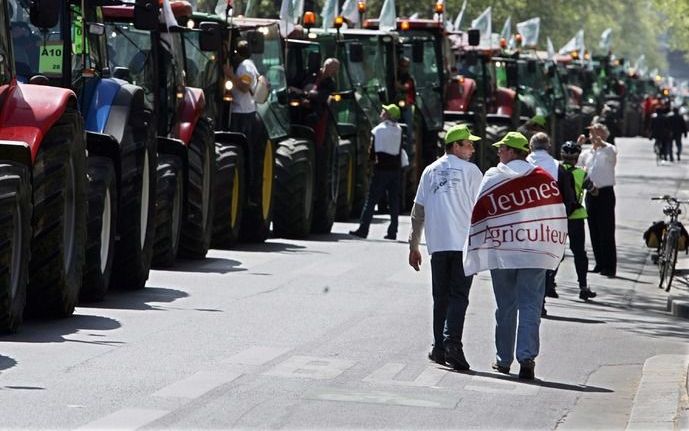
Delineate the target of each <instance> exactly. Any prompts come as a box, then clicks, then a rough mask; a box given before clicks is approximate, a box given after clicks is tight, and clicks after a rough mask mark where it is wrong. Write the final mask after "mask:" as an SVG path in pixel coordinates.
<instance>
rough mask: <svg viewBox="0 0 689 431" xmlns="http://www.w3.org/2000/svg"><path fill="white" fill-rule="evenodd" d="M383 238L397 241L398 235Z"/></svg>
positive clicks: (388, 235)
mask: <svg viewBox="0 0 689 431" xmlns="http://www.w3.org/2000/svg"><path fill="white" fill-rule="evenodd" d="M383 238H385V239H391V240H393V241H395V240H396V239H397V235H390V234H387V235H385V236H384V237H383Z"/></svg>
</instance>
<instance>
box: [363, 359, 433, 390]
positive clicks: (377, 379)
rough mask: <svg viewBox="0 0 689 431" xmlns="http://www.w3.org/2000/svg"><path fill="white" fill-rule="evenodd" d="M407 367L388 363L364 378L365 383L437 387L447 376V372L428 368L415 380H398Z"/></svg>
mask: <svg viewBox="0 0 689 431" xmlns="http://www.w3.org/2000/svg"><path fill="white" fill-rule="evenodd" d="M406 367H407V366H406V365H405V364H398V363H392V362H391V363H388V364H385V365H383V366H382V367H381V368H379V369H377V370H376V371H374V372H373V373H371V375H369V376H368V377H365V378H364V380H363V381H364V382H370V383H377V384H384V385H385V384H387V385H390V384H392V385H400V386H414V387H437V385H438V383H440V381H441V380H442V379H443V378H444V377H445V376H446V375H447V371H446V370H442V369H439V368H437V367H426V369H424V370H423V371H422V372H421V374H419V375H418V376H417V377H416V379H414V380H398V379H395V377H396V376H397V375H398V374H399V373H400V372H402V370H404V369H405V368H406Z"/></svg>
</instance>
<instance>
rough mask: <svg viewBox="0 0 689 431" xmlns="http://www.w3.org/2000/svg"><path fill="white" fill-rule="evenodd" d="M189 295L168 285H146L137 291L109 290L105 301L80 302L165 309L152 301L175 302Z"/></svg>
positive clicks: (92, 306) (105, 307)
mask: <svg viewBox="0 0 689 431" xmlns="http://www.w3.org/2000/svg"><path fill="white" fill-rule="evenodd" d="M188 296H189V294H188V293H187V292H183V291H181V290H177V289H169V288H166V287H146V288H144V289H141V290H135V291H122V290H115V291H111V292H108V295H107V296H106V297H105V298H106V299H105V301H102V302H94V303H89V304H83V305H82V304H80V305H79V307H87V308H102V309H108V308H113V309H120V310H165V309H164V308H160V307H157V306H155V305H151V304H150V303H151V302H166V303H167V302H173V301H176V300H178V299H180V298H186V297H188Z"/></svg>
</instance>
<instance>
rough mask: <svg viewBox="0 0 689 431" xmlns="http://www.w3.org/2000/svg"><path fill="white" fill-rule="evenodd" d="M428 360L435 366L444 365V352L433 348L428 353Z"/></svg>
mask: <svg viewBox="0 0 689 431" xmlns="http://www.w3.org/2000/svg"><path fill="white" fill-rule="evenodd" d="M428 359H430V360H431V361H433V362H435V363H436V364H440V365H446V364H445V350H443V349H439V348H437V347H433V349H432V350H431V351H430V352H428Z"/></svg>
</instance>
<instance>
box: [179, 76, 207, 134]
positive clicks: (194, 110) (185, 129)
mask: <svg viewBox="0 0 689 431" xmlns="http://www.w3.org/2000/svg"><path fill="white" fill-rule="evenodd" d="M205 108H206V98H205V96H204V95H203V90H201V89H199V88H192V87H185V88H184V100H182V103H181V106H180V108H179V111H178V118H179V121H178V122H177V127H176V128H175V135H176V137H177V138H178V139H180V140H181V141H182V142H184V145H189V142H190V141H191V135H192V134H193V133H194V128H195V127H196V123H197V122H198V121H199V118H201V115H202V114H203V111H204V110H205Z"/></svg>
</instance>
